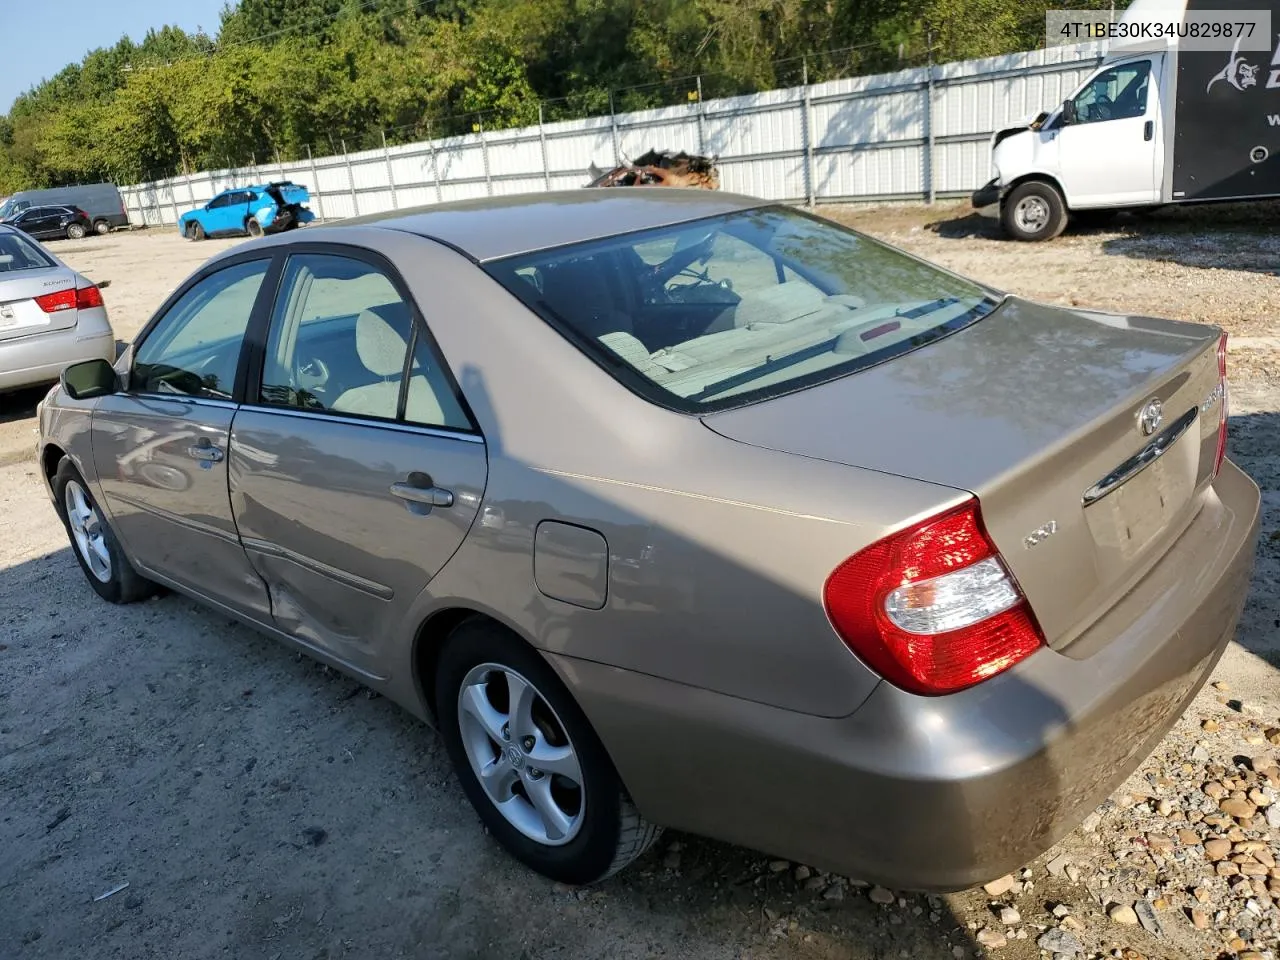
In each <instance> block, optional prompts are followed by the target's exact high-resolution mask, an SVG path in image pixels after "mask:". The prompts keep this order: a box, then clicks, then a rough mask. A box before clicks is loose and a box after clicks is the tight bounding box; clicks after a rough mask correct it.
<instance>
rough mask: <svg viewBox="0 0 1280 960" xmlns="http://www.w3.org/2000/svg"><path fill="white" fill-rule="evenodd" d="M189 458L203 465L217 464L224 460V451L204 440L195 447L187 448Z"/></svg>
mask: <svg viewBox="0 0 1280 960" xmlns="http://www.w3.org/2000/svg"><path fill="white" fill-rule="evenodd" d="M187 456H189V457H191V459H193V460H200V461H202V462H203V463H217V462H218V461H219V460H221V459H222V450H221V449H220V448H218V447H215V446H214V445H213V444H212V443H210V442H209V441H208V440H207V439H203V440H201V441H200V442H199V443H197V444H195V445H194V446H191V447H187Z"/></svg>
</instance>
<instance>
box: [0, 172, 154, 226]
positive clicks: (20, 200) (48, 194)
mask: <svg viewBox="0 0 1280 960" xmlns="http://www.w3.org/2000/svg"><path fill="white" fill-rule="evenodd" d="M31 207H75V208H77V209H80V210H83V211H84V212H85V213H86V214H88V216H89V220H90V222H91V224H92V227H93V232H94V233H97V234H108V233H110V232H111V231H112V230H114V229H115V228H116V227H127V226H129V211H128V210H127V209H126V208H125V205H124V198H123V197H122V196H120V191H119V190H117V189H116V185H115V184H114V183H90V184H84V185H81V186H75V187H50V188H49V189H47V190H19V191H18V192H17V193H15V194H13V195H12V196H11V197H8V198H7V199H5V200H4V201H3V202H2V203H0V221H6V222H8V221H11V220H12V219H13V218H14V217H16V216H17V215H18V214H20V213H22V212H24V211H26V210H28V209H30V208H31Z"/></svg>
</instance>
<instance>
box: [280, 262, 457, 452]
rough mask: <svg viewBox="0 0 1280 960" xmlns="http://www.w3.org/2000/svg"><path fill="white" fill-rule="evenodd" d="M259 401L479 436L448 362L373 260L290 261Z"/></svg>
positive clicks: (393, 285)
mask: <svg viewBox="0 0 1280 960" xmlns="http://www.w3.org/2000/svg"><path fill="white" fill-rule="evenodd" d="M258 399H259V401H260V402H262V403H264V404H268V405H270V406H279V407H293V408H295V409H299V410H309V411H313V412H317V413H329V414H334V415H337V416H345V417H355V418H370V419H376V420H390V421H399V422H404V423H412V424H417V425H419V426H426V427H438V428H444V429H450V430H466V431H469V430H471V421H470V420H469V418H468V417H467V415H466V413H465V412H464V411H463V409H462V405H461V404H460V403H459V401H458V398H457V395H456V394H455V393H454V390H453V385H452V382H451V381H450V378H449V376H448V375H447V373H446V371H445V369H444V365H443V362H442V361H440V360H438V359H437V358H436V357H435V355H434V353H433V351H432V349H431V346H430V343H429V341H428V339H427V337H426V335H425V333H424V332H423V331H422V330H421V329H420V327H419V326H418V324H416V323H415V321H414V312H413V309H412V307H411V306H410V305H409V303H407V302H406V301H405V300H404V298H403V297H401V296H400V294H399V292H398V291H397V289H396V286H395V284H394V283H393V282H392V280H391V278H390V277H389V276H387V274H386V273H384V272H383V271H382V270H380V269H379V268H377V267H376V266H373V265H372V264H370V263H366V262H365V261H363V260H357V259H354V258H351V257H344V256H338V255H334V254H310V253H307V254H297V255H295V256H292V257H290V258H289V262H288V265H287V266H286V267H285V274H284V281H283V282H282V284H281V286H280V294H279V296H278V298H277V300H276V304H275V309H274V310H273V311H272V316H271V329H270V332H269V333H268V335H267V344H266V362H265V363H264V365H263V372H262V386H261V389H260V393H259V398H258Z"/></svg>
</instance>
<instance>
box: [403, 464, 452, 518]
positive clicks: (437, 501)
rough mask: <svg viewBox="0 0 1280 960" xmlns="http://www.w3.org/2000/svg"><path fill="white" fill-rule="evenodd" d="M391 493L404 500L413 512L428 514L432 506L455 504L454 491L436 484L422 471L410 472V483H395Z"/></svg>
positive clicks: (450, 505)
mask: <svg viewBox="0 0 1280 960" xmlns="http://www.w3.org/2000/svg"><path fill="white" fill-rule="evenodd" d="M391 495H392V496H393V497H398V498H399V499H401V500H404V501H405V506H407V507H408V508H409V510H410V512H412V513H418V514H426V513H430V512H431V508H432V507H452V506H453V491H452V490H445V489H443V488H442V487H437V486H435V485H434V484H433V483H432V482H431V478H430V477H428V476H427V475H426V474H421V473H414V474H410V475H409V482H408V483H393V484H392V485H391ZM424 507H425V508H426V509H422V508H424Z"/></svg>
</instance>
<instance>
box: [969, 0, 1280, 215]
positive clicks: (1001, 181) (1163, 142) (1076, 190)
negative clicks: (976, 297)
mask: <svg viewBox="0 0 1280 960" xmlns="http://www.w3.org/2000/svg"><path fill="white" fill-rule="evenodd" d="M1268 6H1269V7H1270V12H1271V24H1272V36H1271V37H1270V38H1269V39H1270V41H1271V42H1272V43H1275V44H1276V46H1275V47H1274V48H1273V49H1268V50H1267V51H1266V52H1263V51H1261V50H1243V49H1241V44H1240V40H1239V39H1238V38H1237V41H1236V45H1235V47H1234V48H1233V49H1231V50H1230V51H1225V50H1219V49H1214V50H1204V49H1191V50H1188V49H1185V48H1180V47H1179V39H1178V37H1176V36H1174V37H1172V38H1170V39H1169V40H1168V41H1167V45H1166V47H1165V48H1164V49H1163V50H1156V51H1153V50H1151V41H1150V40H1144V41H1142V43H1143V46H1142V47H1141V48H1135V46H1134V42H1133V41H1121V40H1113V41H1112V42H1111V47H1110V49H1109V51H1108V55H1107V58H1106V59H1105V60H1104V61H1103V63H1102V65H1101V66H1099V67H1098V69H1097V70H1096V71H1094V72H1093V73H1092V74H1091V75H1090V76H1089V78H1088V79H1087V80H1085V82H1084V83H1082V84H1081V85H1080V86H1079V87H1078V88H1077V89H1076V91H1075V92H1074V93H1072V95H1071V96H1070V97H1068V98H1067V99H1066V100H1065V101H1064V102H1063V103H1062V104H1061V105H1060V106H1058V107H1056V108H1054V109H1053V110H1052V111H1051V112H1046V113H1041V114H1040V115H1039V116H1037V117H1036V118H1034V119H1033V120H1031V121H1030V122H1029V123H1023V124H1020V125H1017V126H1012V127H1007V128H1005V129H1003V130H999V131H997V132H996V133H995V134H994V136H993V137H992V139H991V162H992V166H993V167H994V172H995V177H994V178H993V179H992V180H991V181H990V182H988V183H987V184H986V185H985V186H983V187H982V188H981V189H979V190H977V191H975V192H974V194H973V199H972V202H973V205H974V206H975V207H976V208H978V209H987V208H993V207H995V206H996V205H998V207H999V211H1000V219H1001V223H1002V224H1003V226H1004V229H1005V232H1006V233H1007V234H1009V235H1010V236H1012V237H1014V238H1016V239H1018V240H1051V239H1053V238H1054V237H1056V236H1058V235H1059V234H1060V233H1062V231H1063V230H1064V229H1065V228H1066V225H1067V222H1068V220H1069V219H1070V218H1073V217H1074V218H1076V219H1078V220H1081V221H1083V222H1088V221H1094V222H1097V221H1100V220H1103V219H1106V218H1107V217H1109V216H1111V215H1113V214H1115V213H1117V212H1119V211H1122V210H1136V209H1142V208H1150V207H1157V206H1164V205H1166V204H1183V203H1210V202H1225V201H1241V200H1256V199H1262V198H1265V197H1276V196H1280V41H1277V38H1276V35H1275V32H1276V31H1277V30H1280V0H1248V2H1246V3H1243V4H1240V5H1239V7H1240V9H1242V10H1253V9H1258V10H1264V11H1265V10H1266V9H1267V8H1268ZM1211 9H1216V6H1215V5H1214V4H1211V3H1209V2H1208V0H1187V2H1186V4H1185V6H1184V7H1183V10H1182V14H1181V16H1182V17H1183V18H1185V17H1186V16H1187V15H1188V14H1195V13H1200V12H1203V11H1208V10H1211ZM1157 13H1159V14H1161V15H1162V16H1163V15H1167V14H1168V13H1169V4H1168V0H1134V2H1133V4H1132V5H1131V6H1130V7H1129V8H1128V9H1127V10H1126V11H1125V12H1124V14H1123V16H1122V18H1121V23H1124V22H1125V21H1126V20H1127V21H1137V22H1141V21H1143V20H1146V19H1149V18H1151V17H1153V16H1155V14H1157ZM1173 16H1174V17H1175V18H1177V17H1178V16H1179V14H1178V13H1177V11H1176V9H1175V11H1174V13H1173Z"/></svg>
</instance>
